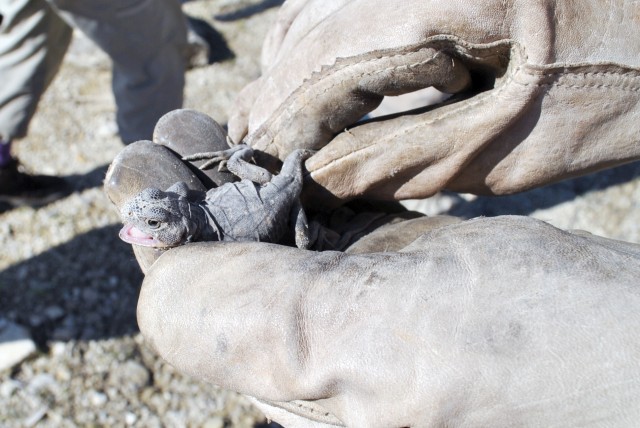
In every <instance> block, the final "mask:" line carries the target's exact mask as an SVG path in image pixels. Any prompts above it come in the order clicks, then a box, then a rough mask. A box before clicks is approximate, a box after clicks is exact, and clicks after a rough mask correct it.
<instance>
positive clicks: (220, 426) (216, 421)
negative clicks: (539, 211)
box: [202, 416, 224, 428]
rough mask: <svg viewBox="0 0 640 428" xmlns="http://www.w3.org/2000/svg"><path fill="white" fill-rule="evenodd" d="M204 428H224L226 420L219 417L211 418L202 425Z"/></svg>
mask: <svg viewBox="0 0 640 428" xmlns="http://www.w3.org/2000/svg"><path fill="white" fill-rule="evenodd" d="M202 428H224V419H222V418H221V417H219V416H215V417H213V418H209V419H207V420H206V421H205V423H204V424H203V425H202Z"/></svg>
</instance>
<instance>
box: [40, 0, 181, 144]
mask: <svg viewBox="0 0 640 428" xmlns="http://www.w3.org/2000/svg"><path fill="white" fill-rule="evenodd" d="M49 1H50V2H51V4H52V5H54V6H55V7H56V8H57V9H58V11H59V13H60V14H61V16H62V17H63V18H65V19H67V20H68V21H69V22H71V23H73V25H74V26H76V27H77V28H79V29H81V30H82V31H83V32H85V33H86V34H87V36H88V37H90V38H91V39H92V40H94V41H95V42H96V43H97V44H98V45H99V46H100V47H101V48H102V49H103V50H104V51H105V52H106V53H107V54H109V56H110V57H111V59H112V60H113V91H114V95H115V99H116V104H117V107H118V112H117V122H118V127H119V130H120V137H121V138H122V140H123V141H124V142H125V143H130V142H132V141H136V140H142V139H147V140H148V139H151V136H152V133H153V128H154V126H155V124H156V122H157V121H158V119H159V118H160V117H161V116H162V115H163V114H165V113H167V112H169V111H171V110H174V109H177V108H180V107H181V106H182V100H183V89H184V72H185V57H184V55H185V52H186V51H185V47H186V37H187V36H186V34H187V27H186V20H185V17H184V15H183V14H182V9H181V4H180V1H179V0H92V1H86V0H49Z"/></svg>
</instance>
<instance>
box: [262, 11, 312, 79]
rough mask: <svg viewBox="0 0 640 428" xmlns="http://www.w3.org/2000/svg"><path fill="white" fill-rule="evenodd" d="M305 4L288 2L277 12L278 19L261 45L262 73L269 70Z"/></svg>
mask: <svg viewBox="0 0 640 428" xmlns="http://www.w3.org/2000/svg"><path fill="white" fill-rule="evenodd" d="M307 3H309V2H308V0H288V1H286V2H285V3H284V4H283V5H282V6H281V7H280V9H279V10H278V17H277V18H276V21H275V22H274V23H273V25H272V26H271V28H270V29H269V32H268V33H267V36H266V37H265V40H264V44H263V45H262V54H261V60H260V63H261V65H262V71H263V72H265V71H267V70H268V69H269V68H271V65H272V64H273V63H274V62H275V59H276V57H277V54H278V52H279V51H280V48H281V46H282V42H283V41H284V39H285V37H286V35H287V32H288V31H289V28H290V27H291V24H292V23H293V22H294V21H295V19H296V18H297V17H298V15H299V14H300V12H301V11H302V9H303V8H304V7H305V6H306V5H307Z"/></svg>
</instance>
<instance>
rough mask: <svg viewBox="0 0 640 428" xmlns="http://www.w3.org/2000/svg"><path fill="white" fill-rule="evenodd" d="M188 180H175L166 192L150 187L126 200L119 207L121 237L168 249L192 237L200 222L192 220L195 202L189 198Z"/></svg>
mask: <svg viewBox="0 0 640 428" xmlns="http://www.w3.org/2000/svg"><path fill="white" fill-rule="evenodd" d="M188 194H189V189H188V188H187V185H186V184H185V183H182V182H180V183H176V184H174V185H173V186H171V187H170V188H169V189H167V191H166V192H164V191H162V190H159V189H155V188H147V189H144V190H143V191H141V192H140V193H138V194H137V195H136V196H135V197H134V198H133V199H131V200H129V201H128V202H126V203H125V204H124V205H123V206H122V209H121V210H120V215H121V217H122V221H123V223H124V227H123V228H122V230H120V238H121V239H122V240H123V241H125V242H128V243H130V244H136V245H142V246H145V247H156V248H168V247H175V246H178V245H182V244H185V243H187V242H189V241H191V240H193V235H194V234H196V233H197V223H194V222H193V221H192V219H191V216H192V213H193V211H194V209H197V206H195V204H192V203H191V202H190V201H189V199H188V198H187V196H188Z"/></svg>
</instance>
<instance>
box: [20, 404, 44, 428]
mask: <svg viewBox="0 0 640 428" xmlns="http://www.w3.org/2000/svg"><path fill="white" fill-rule="evenodd" d="M47 410H49V408H48V407H47V406H43V407H40V408H39V409H37V410H36V411H35V412H33V413H32V414H31V415H29V417H27V418H26V419H25V420H24V426H25V427H27V428H30V427H32V426H35V425H36V424H37V423H38V422H39V421H40V419H42V418H44V415H46V414H47Z"/></svg>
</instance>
